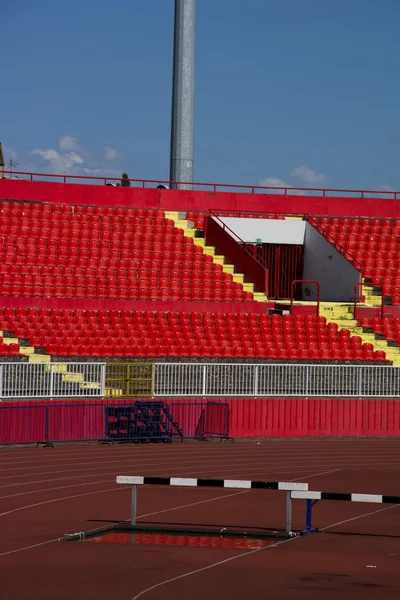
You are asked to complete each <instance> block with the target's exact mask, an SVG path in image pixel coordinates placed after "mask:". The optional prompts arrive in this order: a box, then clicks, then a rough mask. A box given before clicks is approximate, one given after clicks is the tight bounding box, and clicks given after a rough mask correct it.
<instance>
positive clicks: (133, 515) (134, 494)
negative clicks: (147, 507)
mask: <svg viewBox="0 0 400 600" xmlns="http://www.w3.org/2000/svg"><path fill="white" fill-rule="evenodd" d="M136 512H137V485H133V486H132V496H131V525H132V527H134V526H135V525H136Z"/></svg>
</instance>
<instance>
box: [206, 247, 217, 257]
mask: <svg viewBox="0 0 400 600" xmlns="http://www.w3.org/2000/svg"><path fill="white" fill-rule="evenodd" d="M203 252H204V254H208V255H209V256H215V248H214V246H204V248H203Z"/></svg>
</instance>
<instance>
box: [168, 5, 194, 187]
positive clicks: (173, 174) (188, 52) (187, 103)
mask: <svg viewBox="0 0 400 600" xmlns="http://www.w3.org/2000/svg"><path fill="white" fill-rule="evenodd" d="M195 22H196V0H175V28H174V72H173V83H172V118H171V155H170V182H171V184H172V185H171V187H179V189H192V186H191V185H189V184H185V183H183V184H182V185H179V186H175V185H174V183H175V182H192V181H193V177H194V69H195V66H194V61H195Z"/></svg>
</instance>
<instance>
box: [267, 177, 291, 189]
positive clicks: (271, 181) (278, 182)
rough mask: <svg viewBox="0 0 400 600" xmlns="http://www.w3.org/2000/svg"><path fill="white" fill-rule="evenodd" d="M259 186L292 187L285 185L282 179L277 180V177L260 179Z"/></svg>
mask: <svg viewBox="0 0 400 600" xmlns="http://www.w3.org/2000/svg"><path fill="white" fill-rule="evenodd" d="M260 185H261V186H265V187H277V188H279V187H281V188H290V187H292V186H291V185H289V184H288V183H286V181H283V179H278V178H277V177H266V178H265V179H262V180H261V181H260Z"/></svg>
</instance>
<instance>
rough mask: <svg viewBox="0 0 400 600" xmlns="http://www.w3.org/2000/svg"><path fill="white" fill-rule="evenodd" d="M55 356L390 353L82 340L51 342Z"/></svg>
mask: <svg viewBox="0 0 400 600" xmlns="http://www.w3.org/2000/svg"><path fill="white" fill-rule="evenodd" d="M47 350H48V352H49V354H51V355H53V356H63V357H70V356H85V357H92V358H100V357H104V358H107V357H109V358H117V357H121V358H122V357H127V358H128V357H129V358H167V357H168V358H177V357H180V358H259V359H267V358H268V359H277V360H311V361H314V360H323V361H330V360H351V361H353V360H357V361H379V362H382V361H383V362H385V361H386V355H385V353H384V352H383V351H380V350H377V351H375V352H363V351H354V352H353V351H352V350H351V349H349V350H340V349H337V350H336V349H335V350H332V351H330V350H328V349H327V350H319V349H316V350H308V349H300V350H298V349H297V348H291V349H289V350H288V349H286V348H273V347H271V348H268V349H266V348H263V347H258V348H251V347H248V348H242V347H236V348H232V347H230V346H225V347H224V348H221V347H218V346H202V347H200V346H180V347H178V346H169V347H166V346H164V347H162V346H152V345H149V346H136V345H127V346H118V347H116V346H115V345H108V346H103V347H100V346H81V345H78V344H74V345H70V346H68V345H66V344H61V345H59V346H56V345H51V346H48V348H47Z"/></svg>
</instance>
